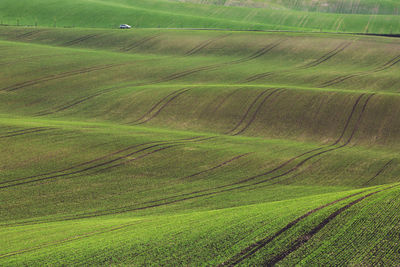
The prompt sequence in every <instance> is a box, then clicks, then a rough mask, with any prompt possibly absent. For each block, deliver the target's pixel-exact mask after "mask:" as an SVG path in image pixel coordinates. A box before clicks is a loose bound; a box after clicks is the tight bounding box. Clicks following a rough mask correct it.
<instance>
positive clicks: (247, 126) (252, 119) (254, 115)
mask: <svg viewBox="0 0 400 267" xmlns="http://www.w3.org/2000/svg"><path fill="white" fill-rule="evenodd" d="M279 90H280V89H276V90H274V91H272V92H271V93H270V94H268V95H267V96H265V97H264V99H263V100H262V101H261V103H260V104H259V105H258V107H257V108H256V110H255V111H254V113H253V115H252V116H251V118H250V120H249V121H248V122H247V124H246V125H245V126H244V127H243V128H242V129H241V130H239V131H238V132H236V133H234V134H233V135H239V134H241V133H243V132H244V131H246V130H247V129H248V128H249V127H250V125H251V124H252V123H253V121H254V120H255V119H256V116H257V115H258V113H259V112H260V110H261V108H262V107H263V105H264V104H265V102H266V101H267V100H268V99H269V98H270V97H271V96H272V95H273V94H275V93H276V92H278V91H279ZM282 92H283V91H280V92H279V93H282Z"/></svg>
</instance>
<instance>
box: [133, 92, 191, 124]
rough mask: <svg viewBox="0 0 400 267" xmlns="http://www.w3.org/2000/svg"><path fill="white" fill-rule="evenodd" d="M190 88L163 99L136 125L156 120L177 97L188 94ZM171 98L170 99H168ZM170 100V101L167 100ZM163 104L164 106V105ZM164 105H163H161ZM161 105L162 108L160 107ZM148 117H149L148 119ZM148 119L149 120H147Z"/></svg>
mask: <svg viewBox="0 0 400 267" xmlns="http://www.w3.org/2000/svg"><path fill="white" fill-rule="evenodd" d="M189 90H190V88H189V89H188V88H183V89H180V90H177V91H174V92H172V93H171V94H169V95H167V96H166V97H164V98H162V99H161V100H160V101H159V102H158V103H157V104H156V105H154V106H153V107H152V108H151V109H150V110H149V111H148V112H146V113H145V114H144V115H143V116H142V117H141V118H140V119H138V120H136V122H135V124H134V125H139V124H143V123H146V122H148V121H150V120H152V119H154V118H155V117H156V116H157V115H158V114H160V112H161V111H162V110H163V109H164V108H165V107H167V106H168V105H169V104H170V103H171V102H172V101H174V100H175V99H176V98H177V97H179V96H180V95H182V94H184V93H186V92H187V91H189ZM169 97H170V98H169ZM168 98H169V99H168ZM167 99H168V100H167ZM165 100H167V101H166V102H165V103H163V102H164V101H165ZM162 103H163V104H162ZM161 104H162V105H161ZM160 105H161V106H160ZM158 106H160V107H159V108H158V109H156V108H157V107H158ZM152 111H155V112H154V113H153V114H151V112H152ZM147 116H148V117H147ZM146 117H147V118H146Z"/></svg>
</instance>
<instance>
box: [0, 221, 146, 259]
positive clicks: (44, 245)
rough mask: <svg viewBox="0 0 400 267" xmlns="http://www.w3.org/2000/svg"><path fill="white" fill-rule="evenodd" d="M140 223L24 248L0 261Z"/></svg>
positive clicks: (7, 254) (4, 256)
mask: <svg viewBox="0 0 400 267" xmlns="http://www.w3.org/2000/svg"><path fill="white" fill-rule="evenodd" d="M141 222H143V221H136V222H133V223H128V224H123V225H119V226H115V227H111V228H109V229H105V230H98V231H93V232H89V233H84V234H80V235H76V236H72V237H68V238H65V239H62V240H57V241H53V242H48V243H44V244H41V245H38V246H34V247H30V248H26V249H21V250H16V251H12V252H8V253H5V254H1V255H0V259H2V258H7V257H11V256H15V255H19V254H23V253H27V252H31V251H35V250H39V249H42V248H45V247H49V246H54V245H60V244H64V243H68V242H73V241H75V240H80V239H84V238H88V237H92V236H95V235H101V234H105V233H110V232H114V231H117V230H121V229H124V228H126V227H130V226H133V225H137V224H140V223H141Z"/></svg>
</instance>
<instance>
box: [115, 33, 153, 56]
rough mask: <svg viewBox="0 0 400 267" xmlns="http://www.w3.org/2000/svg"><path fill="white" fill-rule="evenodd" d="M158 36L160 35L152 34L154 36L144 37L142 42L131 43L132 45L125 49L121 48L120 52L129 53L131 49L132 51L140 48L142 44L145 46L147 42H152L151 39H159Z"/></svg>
mask: <svg viewBox="0 0 400 267" xmlns="http://www.w3.org/2000/svg"><path fill="white" fill-rule="evenodd" d="M160 35H161V33H158V34H154V35H151V36H148V37H145V38H143V39H142V40H139V41H138V42H135V43H133V44H130V45H128V46H127V47H124V48H121V49H120V51H122V52H128V51H130V50H132V49H134V48H137V47H139V46H141V45H143V44H145V43H147V42H149V41H151V40H153V39H155V38H157V37H159V36H160Z"/></svg>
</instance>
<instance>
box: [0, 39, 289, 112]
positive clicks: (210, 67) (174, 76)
mask: <svg viewBox="0 0 400 267" xmlns="http://www.w3.org/2000/svg"><path fill="white" fill-rule="evenodd" d="M282 42H283V40H280V41H278V42H276V43H273V44H269V45H267V46H266V47H264V48H262V49H260V50H259V51H257V52H255V53H253V54H252V55H251V56H248V57H245V58H242V59H238V60H234V61H228V62H225V63H220V64H214V65H208V66H203V67H198V68H194V69H190V70H186V71H182V72H177V73H174V74H171V75H168V76H166V77H164V78H161V79H158V80H154V81H151V82H144V83H133V84H127V85H123V86H117V87H110V88H106V89H103V90H100V91H99V92H97V93H95V94H92V95H90V96H87V97H83V98H80V99H78V100H76V101H75V102H73V103H72V104H68V105H66V106H65V107H61V108H57V109H56V110H52V111H43V112H41V113H38V116H42V115H48V114H53V113H56V112H59V111H62V110H65V109H67V108H70V107H72V106H75V105H78V104H80V103H83V102H85V101H87V100H89V99H92V98H94V97H97V96H100V95H103V94H105V93H107V92H110V91H113V90H118V89H123V88H126V87H130V86H143V85H152V84H158V83H163V82H169V81H172V80H176V79H179V78H182V77H185V76H188V75H191V74H194V73H198V72H201V71H207V70H215V69H218V68H220V67H223V66H226V65H230V64H239V63H243V62H246V61H250V60H253V59H255V58H257V57H260V56H262V55H264V54H266V53H267V52H269V51H270V50H272V49H273V48H275V47H277V46H278V45H279V44H281V43H282ZM1 90H2V89H0V91H1Z"/></svg>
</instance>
